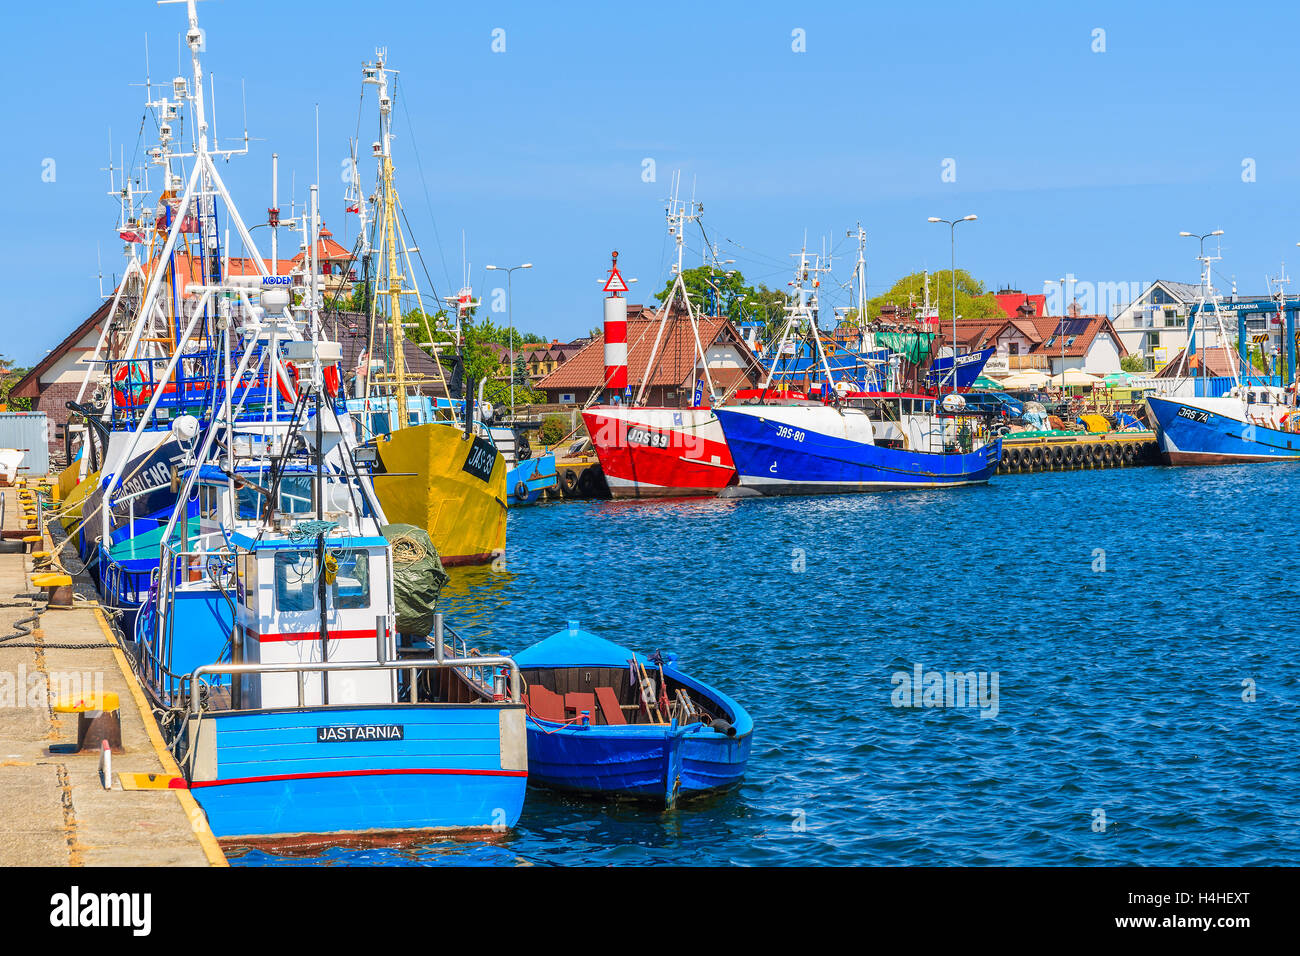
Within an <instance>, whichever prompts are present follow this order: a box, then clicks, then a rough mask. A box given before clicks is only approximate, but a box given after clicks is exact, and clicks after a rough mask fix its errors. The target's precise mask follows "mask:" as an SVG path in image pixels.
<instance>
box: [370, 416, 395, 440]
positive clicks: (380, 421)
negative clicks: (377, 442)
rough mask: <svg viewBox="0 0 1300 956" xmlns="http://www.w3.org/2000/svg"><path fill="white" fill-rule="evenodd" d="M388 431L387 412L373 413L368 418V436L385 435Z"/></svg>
mask: <svg viewBox="0 0 1300 956" xmlns="http://www.w3.org/2000/svg"><path fill="white" fill-rule="evenodd" d="M389 431H391V429H390V428H389V425H388V413H387V412H375V413H374V414H372V415H371V416H370V434H372V435H387V434H388V433H389Z"/></svg>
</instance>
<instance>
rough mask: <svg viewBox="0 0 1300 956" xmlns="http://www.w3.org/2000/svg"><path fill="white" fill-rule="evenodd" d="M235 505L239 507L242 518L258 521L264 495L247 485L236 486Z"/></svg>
mask: <svg viewBox="0 0 1300 956" xmlns="http://www.w3.org/2000/svg"><path fill="white" fill-rule="evenodd" d="M235 503H236V505H237V506H238V510H239V517H240V518H245V519H249V520H256V518H257V517H258V515H259V513H260V509H261V507H262V495H261V493H260V492H258V491H257V490H255V489H253V488H250V487H248V486H247V485H240V484H236V485H235Z"/></svg>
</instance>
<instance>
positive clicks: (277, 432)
mask: <svg viewBox="0 0 1300 956" xmlns="http://www.w3.org/2000/svg"><path fill="white" fill-rule="evenodd" d="M187 12H188V21H189V26H188V30H187V31H186V34H185V37H186V44H187V46H188V48H189V51H190V54H191V58H192V64H193V78H192V83H190V84H187V83H186V82H185V81H184V80H178V81H176V87H175V88H176V89H177V95H178V97H179V98H180V99H181V100H183V101H187V102H188V106H189V108H190V109H191V110H192V111H193V113H192V115H193V116H194V117H195V120H196V123H197V126H198V128H199V129H200V130H203V129H206V122H205V117H204V107H203V98H202V92H201V91H202V90H203V84H202V82H201V78H202V72H201V68H200V63H199V54H200V51H201V50H202V49H203V46H204V34H203V31H202V30H201V29H200V28H199V25H198V19H197V15H196V12H195V2H194V0H188V2H187ZM192 156H193V159H194V163H193V172H192V175H191V179H190V184H189V186H188V187H187V189H186V193H185V200H184V201H183V202H182V203H181V204H180V206H181V208H182V210H183V209H185V208H187V207H188V202H189V200H190V198H191V197H192V195H195V194H197V195H198V196H199V198H200V200H202V199H203V198H204V195H205V193H206V192H207V187H206V186H203V187H202V188H201V187H200V183H207V182H208V181H209V179H210V181H211V183H212V184H213V188H214V189H216V190H217V191H218V192H220V193H222V194H223V195H224V196H225V198H226V202H227V210H228V215H229V217H230V219H231V220H233V221H234V222H235V223H237V224H238V228H239V229H240V230H241V232H243V241H244V244H245V247H246V249H247V250H248V251H249V252H250V253H251V254H252V255H253V257H254V258H253V259H252V260H251V261H252V262H253V263H255V264H257V266H256V269H257V273H258V274H256V275H252V276H238V275H231V274H229V271H228V270H227V269H225V268H220V269H215V268H214V269H211V270H208V269H205V270H204V271H203V272H202V273H201V274H199V275H197V276H192V277H191V281H189V282H188V283H187V284H186V287H185V292H186V293H187V294H189V295H192V296H193V304H192V305H189V306H187V311H186V313H185V315H186V319H187V325H186V327H185V328H184V330H183V332H182V333H181V334H180V336H179V338H178V339H176V340H174V341H173V342H172V343H171V347H170V348H168V347H166V343H163V344H164V346H165V348H164V352H166V353H167V355H166V358H165V361H163V362H162V363H161V364H162V365H163V366H164V367H163V368H162V369H161V370H160V371H159V372H158V374H157V376H156V377H152V378H151V379H150V381H152V382H153V383H154V385H155V387H154V388H153V389H152V394H151V395H150V397H149V401H148V403H147V404H146V405H145V407H144V408H143V409H142V410H141V411H140V414H139V416H138V418H132V419H131V422H130V425H129V427H124V428H122V429H121V430H120V431H121V435H120V436H119V435H117V434H116V433H113V432H110V435H111V437H112V440H111V441H110V442H108V443H107V452H108V454H106V456H105V459H104V460H105V463H106V464H105V468H106V470H109V469H111V470H112V472H113V475H114V477H113V478H111V479H109V482H110V485H109V486H106V487H105V488H104V490H103V493H102V500H103V501H104V502H105V506H104V508H103V509H101V510H102V511H105V512H107V511H113V512H114V513H118V512H119V509H120V506H121V505H122V504H123V503H125V498H124V497H123V496H121V495H114V492H115V491H117V490H118V488H120V487H121V486H123V485H125V483H126V482H128V481H129V480H130V478H131V475H130V474H129V473H124V472H123V467H122V465H121V464H119V462H128V463H129V462H130V461H132V460H133V456H134V455H136V454H137V452H139V451H140V450H141V449H144V450H145V451H146V452H147V450H148V449H149V448H150V447H151V446H150V445H149V442H151V441H155V440H157V439H158V436H154V437H152V438H151V437H148V436H149V435H150V433H152V432H161V433H162V434H164V435H170V436H172V437H173V438H174V439H175V440H176V441H177V443H178V444H179V446H180V451H181V454H180V459H179V461H176V462H174V464H173V465H172V466H171V467H170V468H169V469H167V471H168V472H169V473H168V474H166V476H165V477H166V479H167V486H168V493H169V495H170V496H171V501H172V502H173V504H172V507H171V509H170V511H169V512H168V514H167V516H166V518H165V520H163V521H162V522H160V523H159V522H155V523H154V524H153V526H152V527H147V528H146V526H145V524H144V523H142V522H139V521H136V520H130V521H129V522H128V524H127V526H126V527H127V529H128V537H127V538H124V539H122V541H114V542H113V545H112V547H116V546H117V545H119V544H122V543H123V542H124V541H126V540H129V541H130V544H131V558H130V560H136V559H139V560H141V561H144V560H147V559H148V554H147V552H148V551H149V549H150V547H152V548H153V551H154V554H153V557H152V562H153V567H152V570H147V569H143V568H142V569H137V568H134V567H127V566H126V565H125V564H124V563H122V562H119V561H118V560H117V556H116V555H110V556H109V557H108V559H107V560H106V563H105V564H104V567H105V568H106V570H107V572H108V573H107V574H105V575H104V581H103V582H101V588H102V589H105V594H106V596H115V597H122V596H124V595H127V596H133V597H137V598H139V599H140V604H139V607H138V609H137V613H136V614H135V625H134V627H133V628H129V629H126V631H127V635H126V637H127V639H126V640H125V641H124V649H125V650H126V651H127V654H128V657H129V659H130V660H131V663H132V666H133V667H134V668H135V671H136V674H137V676H138V678H139V680H140V682H141V684H142V686H143V687H144V689H145V691H146V694H147V695H148V697H149V699H150V703H151V705H152V708H153V711H154V714H155V715H156V716H157V717H158V718H159V721H158V722H159V726H160V728H161V731H162V734H163V737H164V740H165V742H166V744H167V745H168V746H169V747H170V749H171V750H172V751H173V752H174V753H175V755H176V757H177V760H178V763H179V765H180V768H181V773H180V775H179V776H177V777H175V778H174V779H171V780H170V781H169V786H172V787H176V788H188V789H190V790H191V791H193V793H194V795H195V798H196V799H197V800H198V802H199V804H200V805H201V806H202V808H203V810H204V811H205V813H206V815H207V817H208V821H209V823H210V825H211V828H212V830H213V832H214V833H216V835H217V836H218V837H220V838H223V839H234V840H240V841H244V840H257V839H261V838H278V837H299V836H302V835H307V836H319V835H326V834H352V833H371V832H376V831H381V832H389V831H415V830H419V831H424V830H442V829H466V828H468V829H487V828H492V829H496V830H501V829H505V828H508V827H510V826H512V825H513V824H514V822H515V821H516V820H517V818H518V816H519V812H520V810H521V808H522V804H523V798H524V789H525V786H526V781H527V746H526V740H525V731H524V712H523V706H522V704H521V703H520V702H519V693H520V684H519V679H518V669H517V667H516V666H515V665H514V662H513V661H511V660H510V659H508V658H504V657H490V656H489V657H484V656H480V655H477V654H474V653H471V652H470V651H468V649H466V648H465V647H464V644H463V642H462V641H459V640H458V639H457V638H456V636H455V634H454V632H451V631H450V629H449V628H444V626H443V621H442V619H441V617H440V616H438V615H434V620H433V623H432V631H431V632H430V631H429V630H424V629H422V625H421V624H420V622H421V621H422V620H423V618H422V617H421V616H419V615H415V617H414V618H413V617H412V614H411V611H410V608H411V606H412V601H411V599H410V593H417V594H424V595H427V594H430V593H432V594H434V595H436V593H437V590H438V588H439V587H440V584H439V583H438V582H434V581H431V580H430V581H426V582H424V583H423V584H421V583H418V582H417V583H416V584H411V583H410V581H411V578H412V571H417V572H418V573H416V574H415V577H417V578H421V579H423V578H432V576H433V574H434V570H433V569H434V567H436V562H434V561H432V560H429V559H427V555H428V551H429V550H431V546H430V547H425V546H424V545H421V544H420V543H419V542H416V544H415V547H414V550H415V552H416V554H415V555H414V556H412V555H411V551H412V545H411V544H410V541H409V537H410V536H409V534H408V533H407V532H405V531H403V530H402V529H400V528H397V527H395V526H394V525H392V524H390V523H389V522H388V519H387V517H386V516H385V514H384V511H383V509H382V507H381V506H380V504H379V501H378V498H377V496H376V494H375V490H374V487H373V483H372V481H371V478H370V474H369V468H370V467H371V465H372V464H373V463H374V459H375V455H374V454H373V449H370V448H366V447H363V446H361V445H360V443H359V442H358V441H357V437H356V426H355V424H354V423H353V422H352V421H351V419H350V416H349V414H348V412H347V409H346V407H345V405H344V404H343V402H342V399H341V390H340V385H341V382H340V379H339V374H338V368H337V363H338V361H339V357H340V354H341V350H340V349H339V346H338V344H337V343H334V342H330V341H328V340H326V339H325V338H324V337H323V335H322V326H321V321H320V308H321V306H322V296H321V282H320V270H319V269H318V268H317V266H316V263H315V260H314V258H309V264H308V266H307V268H306V269H304V270H303V272H304V276H303V277H302V279H301V280H300V281H298V282H297V283H293V280H291V279H286V280H285V281H281V279H283V278H285V277H280V276H277V275H274V274H272V275H267V271H266V270H265V263H264V260H262V259H261V258H260V257H258V256H257V248H256V245H255V244H254V242H253V241H252V239H251V237H250V236H249V235H248V234H247V231H246V230H243V227H242V222H241V220H239V218H238V214H237V212H236V211H235V210H234V208H233V204H231V203H230V202H229V197H228V195H225V190H224V187H223V186H221V185H220V180H219V177H218V174H217V173H216V170H215V166H213V164H212V154H211V153H210V152H209V151H208V149H207V144H206V139H205V137H202V136H200V137H198V141H197V143H196V149H195V152H194V153H193V154H192ZM316 195H317V189H316V187H314V186H313V187H312V203H311V217H310V222H309V223H304V234H305V236H306V237H307V238H308V239H309V240H310V241H311V242H312V244H313V245H316V244H317V241H318V237H319V235H320V231H321V224H320V219H319V214H318V210H317V203H316ZM201 205H202V203H201ZM176 234H177V233H176V231H175V230H173V231H171V232H169V233H168V235H169V239H168V242H167V244H166V245H165V246H164V248H163V250H162V253H161V254H160V257H161V259H162V260H163V261H166V260H168V259H169V257H170V255H171V252H172V249H173V248H174V244H175V237H176ZM272 235H273V236H274V233H273V234H272ZM222 265H224V262H223V263H222ZM154 275H157V273H154ZM154 282H155V280H154V279H151V280H150V283H151V285H152V284H153V283H154ZM291 283H293V284H294V285H296V286H297V288H296V290H295V291H296V292H297V293H298V295H297V296H296V297H291V295H290V289H291V287H292V286H291ZM156 288H157V287H156V286H154V291H152V292H150V293H147V294H146V295H145V307H144V309H143V311H144V312H145V314H146V316H148V315H150V314H152V313H153V311H154V309H153V307H152V304H151V303H152V301H153V298H154V297H155V296H156V294H157V293H156ZM218 303H219V307H216V305H217V304H218ZM209 306H213V308H212V309H211V310H210V309H209ZM178 314H179V313H178ZM218 319H219V321H214V320H218ZM203 323H206V333H205V334H204V335H203V336H201V337H198V339H199V340H198V341H196V336H195V334H194V332H195V329H196V328H198V327H199V326H200V325H201V324H203ZM144 329H145V326H144V325H138V326H137V331H134V332H133V333H132V338H134V339H139V338H141V337H143V336H142V332H143V330H144ZM131 344H132V346H133V347H134V343H131ZM125 353H126V354H127V355H131V354H133V352H132V349H131V348H128V349H126V350H125ZM129 360H130V359H128V361H129ZM192 360H201V361H204V362H207V363H209V366H208V367H209V369H210V370H211V371H212V377H211V378H210V379H209V380H208V385H207V387H206V389H204V390H202V391H203V401H201V402H198V403H197V404H196V405H195V407H194V409H193V410H194V411H195V412H196V414H194V415H181V416H179V417H176V418H174V419H172V420H171V424H170V427H169V428H168V429H166V430H165V431H164V430H163V429H162V428H160V427H159V426H160V422H159V418H160V416H159V414H158V412H159V408H160V404H159V403H160V401H161V399H162V396H163V394H164V392H165V391H166V388H165V385H166V384H171V383H175V382H178V381H179V379H178V369H180V368H182V367H183V364H184V363H185V362H188V361H192ZM177 391H181V390H180V389H179V388H178V389H177ZM286 393H287V394H286ZM286 398H291V399H292V401H291V404H290V405H289V407H288V408H285V407H284V405H283V404H282V401H283V400H284V399H286ZM119 402H120V399H119V400H117V401H115V403H114V408H117V407H119V404H118V403H119ZM185 410H186V411H187V412H188V411H190V410H191V409H190V408H189V406H188V405H187V406H185ZM119 437H120V438H122V439H124V443H123V444H122V445H121V450H120V452H118V451H117V450H116V445H115V443H116V442H118V439H119ZM157 447H161V445H158V446H157ZM150 470H151V469H146V471H150ZM163 478H164V473H163V472H161V471H159V472H158V473H157V474H154V475H152V476H151V479H150V480H151V481H161V480H162V479H163ZM114 483H116V484H115V486H114ZM141 490H142V491H145V492H149V493H152V492H153V490H154V488H153V486H149V487H145V488H143V489H141ZM133 500H144V499H143V498H135V499H133ZM156 503H157V502H153V503H150V505H149V508H150V509H152V508H153V506H154V504H156ZM128 517H129V512H128ZM153 517H154V516H152V515H151V519H152V518H153ZM410 530H411V531H418V529H410ZM390 539H391V540H390ZM425 540H426V541H427V539H425ZM399 544H400V545H401V551H400V554H399ZM100 546H101V547H103V546H104V541H101V543H100ZM399 567H400V568H401V571H402V573H401V575H400V576H399V574H398V568H399ZM438 573H439V574H440V573H441V572H440V571H438ZM141 574H142V575H143V585H142V584H141V583H140V581H141V577H140V575H141ZM399 577H400V579H401V580H402V581H404V582H407V583H405V584H402V585H400V587H399V584H398V581H399ZM118 578H121V579H122V581H124V582H126V581H130V582H132V583H122V584H117V583H113V582H114V581H115V580H116V579H118ZM408 592H410V593H408ZM426 603H427V602H426ZM404 608H405V610H404ZM413 620H414V621H415V623H414V624H413V623H412V621H413ZM132 636H133V637H134V638H135V640H131V637H132Z"/></svg>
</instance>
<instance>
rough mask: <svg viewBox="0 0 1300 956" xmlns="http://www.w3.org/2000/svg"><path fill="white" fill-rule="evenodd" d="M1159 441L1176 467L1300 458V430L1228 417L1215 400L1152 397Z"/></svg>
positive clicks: (1152, 416) (1150, 401)
mask: <svg viewBox="0 0 1300 956" xmlns="http://www.w3.org/2000/svg"><path fill="white" fill-rule="evenodd" d="M1147 406H1148V407H1149V408H1150V410H1151V420H1152V421H1153V422H1154V423H1155V429H1156V443H1157V445H1158V446H1159V448H1160V454H1161V456H1162V457H1163V458H1164V460H1165V462H1166V463H1168V464H1171V465H1230V464H1244V463H1255V462H1286V461H1300V434H1297V433H1295V432H1288V431H1283V430H1281V429H1276V428H1269V427H1267V426H1264V425H1259V424H1255V423H1253V422H1247V421H1243V420H1241V419H1239V418H1234V417H1232V416H1231V415H1224V414H1221V413H1220V412H1218V411H1215V410H1214V409H1213V406H1212V404H1211V403H1210V402H1204V403H1201V402H1195V401H1180V400H1178V399H1174V398H1158V397H1155V396H1152V397H1150V398H1148V399H1147Z"/></svg>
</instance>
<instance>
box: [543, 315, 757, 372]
mask: <svg viewBox="0 0 1300 956" xmlns="http://www.w3.org/2000/svg"><path fill="white" fill-rule="evenodd" d="M634 309H636V310H637V312H636V317H633V310H634ZM730 325H731V323H730V322H729V321H728V320H727V319H725V318H721V317H716V316H715V317H703V318H701V319H700V320H699V328H700V343H701V344H702V345H703V346H704V348H705V349H707V348H708V347H709V346H710V345H711V344H713V342H714V341H715V340H716V339H717V338H718V336H719V335H720V334H722V332H723V331H724V330H725V329H727V328H728V327H729V326H730ZM658 332H659V315H658V313H655V312H650V311H647V310H644V309H640V308H639V307H636V306H629V307H628V320H627V377H628V381H629V382H635V383H637V384H640V382H641V381H642V379H644V378H645V374H646V365H647V364H649V362H650V352H651V350H652V349H653V348H654V342H655V336H656V335H657V334H658ZM733 338H734V339H736V340H737V341H738V340H739V336H738V335H733ZM741 347H742V348H743V345H742V346H741ZM551 350H552V351H555V346H551ZM694 373H695V335H694V333H693V332H692V331H691V324H690V322H688V321H686V320H685V319H679V320H678V321H676V322H673V323H671V324H670V325H669V327H668V329H667V330H666V331H665V333H664V337H663V340H662V341H661V342H660V343H659V356H658V358H657V359H656V360H655V369H654V377H653V379H652V381H650V382H648V383H647V384H648V385H650V386H655V385H681V384H682V383H683V382H685V381H686V380H687V379H688V378H690V377H692V376H693V375H694ZM604 384H605V336H604V334H603V333H602V334H600V335H597V336H596V337H595V338H593V339H592V340H591V341H590V342H589V343H587V344H586V345H585V346H583V347H582V349H581V350H580V351H579V352H578V353H577V354H576V355H574V356H573V357H572V358H570V359H569V360H568V361H567V362H565V363H564V364H563V365H561V366H560V367H559V368H557V369H556V370H555V371H554V372H552V373H551V374H549V375H547V376H546V377H545V378H543V379H542V380H541V381H540V382H538V383H537V387H538V388H572V389H584V388H587V389H590V388H602V387H603V386H604Z"/></svg>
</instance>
